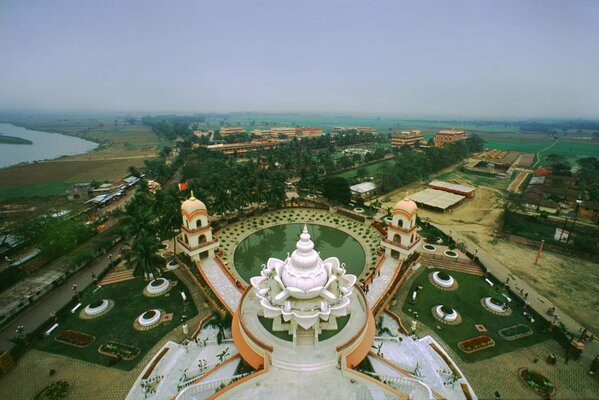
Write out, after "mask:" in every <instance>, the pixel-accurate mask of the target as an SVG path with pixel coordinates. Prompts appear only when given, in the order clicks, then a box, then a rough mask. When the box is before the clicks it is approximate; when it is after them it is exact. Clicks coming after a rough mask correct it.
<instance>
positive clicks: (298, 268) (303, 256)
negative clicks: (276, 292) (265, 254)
mask: <svg viewBox="0 0 599 400" xmlns="http://www.w3.org/2000/svg"><path fill="white" fill-rule="evenodd" d="M281 279H282V280H283V283H284V284H285V286H287V287H294V288H298V289H300V290H303V291H304V292H306V293H307V292H310V291H311V290H310V289H314V288H322V287H324V285H325V284H326V283H327V279H328V274H327V271H326V269H325V267H324V263H323V261H322V260H321V259H320V256H319V255H318V253H317V252H316V251H315V250H314V242H312V240H310V234H308V230H307V228H304V231H303V232H302V234H301V235H300V240H299V241H298V242H297V245H296V249H295V251H294V252H293V253H292V254H291V257H290V258H288V259H287V261H286V262H285V265H284V267H283V274H282V276H281ZM317 295H318V293H312V296H310V297H316V296H317Z"/></svg>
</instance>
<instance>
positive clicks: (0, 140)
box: [0, 133, 33, 145]
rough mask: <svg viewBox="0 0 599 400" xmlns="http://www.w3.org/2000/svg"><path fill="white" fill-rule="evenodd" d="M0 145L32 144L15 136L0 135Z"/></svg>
mask: <svg viewBox="0 0 599 400" xmlns="http://www.w3.org/2000/svg"><path fill="white" fill-rule="evenodd" d="M0 144H17V145H19V144H33V142H32V141H31V140H27V139H22V138H20V137H16V136H7V135H3V134H2V133H0Z"/></svg>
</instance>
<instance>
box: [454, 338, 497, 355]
mask: <svg viewBox="0 0 599 400" xmlns="http://www.w3.org/2000/svg"><path fill="white" fill-rule="evenodd" d="M493 346H495V341H494V340H493V338H492V337H490V336H477V337H475V338H472V339H468V340H462V341H461V342H459V343H458V347H459V348H460V350H462V351H463V352H464V353H474V352H477V351H481V350H484V349H487V348H489V347H493Z"/></svg>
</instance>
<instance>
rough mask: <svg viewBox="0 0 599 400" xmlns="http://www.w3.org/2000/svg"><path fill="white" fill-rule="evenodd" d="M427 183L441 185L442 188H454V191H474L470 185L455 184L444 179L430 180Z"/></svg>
mask: <svg viewBox="0 0 599 400" xmlns="http://www.w3.org/2000/svg"><path fill="white" fill-rule="evenodd" d="M428 185H429V186H436V187H442V188H446V189H449V190H455V191H458V192H463V193H470V192H474V188H472V187H470V186H464V185H457V184H455V183H449V182H444V181H432V182H431V183H429V184H428Z"/></svg>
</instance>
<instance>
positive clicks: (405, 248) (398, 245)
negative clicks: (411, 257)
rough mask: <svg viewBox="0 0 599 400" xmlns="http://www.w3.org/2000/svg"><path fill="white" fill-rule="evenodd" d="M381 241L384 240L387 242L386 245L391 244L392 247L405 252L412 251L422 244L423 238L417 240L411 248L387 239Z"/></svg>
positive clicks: (383, 239)
mask: <svg viewBox="0 0 599 400" xmlns="http://www.w3.org/2000/svg"><path fill="white" fill-rule="evenodd" d="M381 240H382V241H383V242H385V243H389V244H390V245H392V246H395V247H399V248H400V249H404V250H411V249H413V248H414V246H416V244H417V243H418V242H420V241H421V240H422V238H421V237H418V239H416V240H415V241H414V243H412V245H411V246H404V245H403V244H401V243H397V242H394V241H393V240H389V239H387V238H386V237H384V238H382V239H381Z"/></svg>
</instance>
